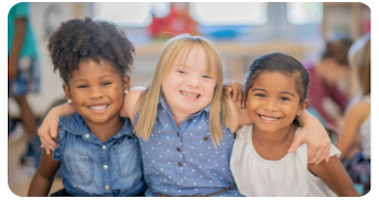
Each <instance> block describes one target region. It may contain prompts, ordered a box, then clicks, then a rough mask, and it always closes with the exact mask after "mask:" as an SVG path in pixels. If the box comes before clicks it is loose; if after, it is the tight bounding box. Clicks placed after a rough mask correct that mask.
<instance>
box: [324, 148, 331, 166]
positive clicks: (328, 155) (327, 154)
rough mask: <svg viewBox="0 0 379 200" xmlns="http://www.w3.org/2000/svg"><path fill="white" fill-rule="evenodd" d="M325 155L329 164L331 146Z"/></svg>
mask: <svg viewBox="0 0 379 200" xmlns="http://www.w3.org/2000/svg"><path fill="white" fill-rule="evenodd" d="M325 154H326V155H325ZM325 154H324V157H325V161H326V162H329V158H330V145H329V148H328V150H327V151H326V153H325Z"/></svg>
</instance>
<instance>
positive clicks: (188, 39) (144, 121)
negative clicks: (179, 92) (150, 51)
mask: <svg viewBox="0 0 379 200" xmlns="http://www.w3.org/2000/svg"><path fill="white" fill-rule="evenodd" d="M195 47H200V48H203V49H204V52H206V53H207V55H206V56H207V66H208V69H210V68H215V71H216V87H215V90H214V95H213V99H212V101H211V102H210V108H209V109H210V110H209V131H210V134H211V138H212V142H213V144H214V145H215V146H216V144H217V145H220V141H221V140H222V137H223V131H222V125H223V124H224V125H226V126H227V127H230V108H229V106H228V104H227V99H226V98H227V96H226V95H227V94H225V93H224V92H223V85H222V81H223V71H222V62H221V58H220V54H219V53H218V51H217V50H216V48H215V47H214V45H213V44H212V43H211V42H210V41H208V40H207V39H205V38H203V37H201V36H191V35H188V34H183V35H178V36H176V37H173V38H171V39H170V40H168V41H167V42H166V44H165V46H164V47H163V50H162V52H161V55H160V58H159V60H158V64H157V66H156V69H155V72H154V75H153V78H152V80H151V82H150V83H149V85H148V86H147V88H146V90H145V91H143V92H142V94H141V96H140V97H139V104H138V109H139V115H138V118H139V120H138V121H137V123H136V125H135V127H134V132H135V133H136V135H137V136H138V137H141V138H143V139H144V140H145V141H146V140H148V139H149V137H150V134H151V130H152V129H153V126H154V123H155V121H156V117H157V110H158V103H159V97H160V95H164V94H163V91H162V83H163V80H164V78H165V76H166V74H167V73H168V72H169V70H170V69H171V67H172V65H173V62H174V61H175V59H178V58H181V56H185V55H186V54H187V55H188V53H189V51H190V50H191V49H194V48H195ZM195 112H197V111H194V113H195ZM221 113H222V115H221V116H222V117H220V114H221Z"/></svg>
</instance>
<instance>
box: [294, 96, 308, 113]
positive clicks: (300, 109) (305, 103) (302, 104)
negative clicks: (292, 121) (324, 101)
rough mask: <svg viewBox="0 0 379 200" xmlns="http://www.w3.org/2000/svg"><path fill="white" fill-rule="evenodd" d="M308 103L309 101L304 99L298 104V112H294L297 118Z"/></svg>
mask: <svg viewBox="0 0 379 200" xmlns="http://www.w3.org/2000/svg"><path fill="white" fill-rule="evenodd" d="M308 102H309V100H308V99H305V100H304V101H303V102H301V103H300V106H299V110H297V112H296V116H297V117H300V115H301V114H302V113H303V111H304V110H305V108H307V105H308Z"/></svg>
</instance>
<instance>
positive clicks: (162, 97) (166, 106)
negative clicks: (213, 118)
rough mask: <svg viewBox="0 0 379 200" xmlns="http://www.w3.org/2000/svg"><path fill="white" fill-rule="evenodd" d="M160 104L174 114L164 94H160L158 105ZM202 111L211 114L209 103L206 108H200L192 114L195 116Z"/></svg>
mask: <svg viewBox="0 0 379 200" xmlns="http://www.w3.org/2000/svg"><path fill="white" fill-rule="evenodd" d="M159 105H161V106H162V108H163V109H164V110H166V111H168V112H169V113H170V114H171V115H172V113H171V110H170V107H169V106H168V104H167V101H166V98H165V97H164V96H163V95H160V97H159V104H158V106H159ZM202 112H206V114H209V104H208V105H207V106H206V107H205V108H203V109H201V110H199V111H198V112H196V113H194V114H192V115H191V116H194V117H195V116H197V115H199V114H201V113H202Z"/></svg>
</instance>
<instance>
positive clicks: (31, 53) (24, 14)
mask: <svg viewBox="0 0 379 200" xmlns="http://www.w3.org/2000/svg"><path fill="white" fill-rule="evenodd" d="M17 18H26V33H25V38H24V43H23V46H22V50H21V53H20V57H33V58H37V57H38V51H37V48H36V47H37V45H36V42H35V38H34V35H33V31H32V28H31V25H30V10H29V3H28V2H21V3H17V4H15V5H14V6H13V7H12V8H11V9H10V11H9V13H8V57H9V54H10V52H11V51H12V45H13V40H14V36H15V34H16V19H17Z"/></svg>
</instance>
